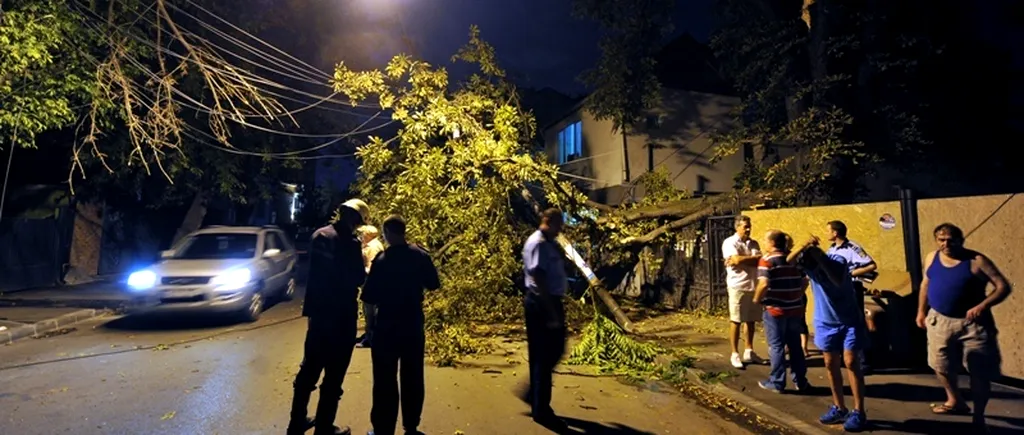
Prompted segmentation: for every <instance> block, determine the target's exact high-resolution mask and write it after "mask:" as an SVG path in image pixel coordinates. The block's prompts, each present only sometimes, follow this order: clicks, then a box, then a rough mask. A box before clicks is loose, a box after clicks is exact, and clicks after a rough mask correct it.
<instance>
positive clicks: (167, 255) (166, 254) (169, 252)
mask: <svg viewBox="0 0 1024 435" xmlns="http://www.w3.org/2000/svg"><path fill="white" fill-rule="evenodd" d="M171 257H174V250H173V249H168V250H166V251H160V258H171Z"/></svg>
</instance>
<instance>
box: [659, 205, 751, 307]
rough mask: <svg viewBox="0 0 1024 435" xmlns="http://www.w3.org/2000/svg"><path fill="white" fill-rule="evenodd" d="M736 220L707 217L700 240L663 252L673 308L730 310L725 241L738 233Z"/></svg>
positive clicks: (682, 243)
mask: <svg viewBox="0 0 1024 435" xmlns="http://www.w3.org/2000/svg"><path fill="white" fill-rule="evenodd" d="M733 219H734V216H715V217H711V218H708V219H706V220H705V221H704V222H702V223H701V231H700V237H699V238H698V239H696V240H686V241H681V242H680V243H678V244H676V246H675V247H674V249H671V250H667V251H666V252H664V253H663V254H664V257H663V264H662V276H663V277H664V278H665V280H666V281H668V282H671V283H672V290H671V292H670V293H671V294H672V297H673V300H672V301H671V303H670V305H675V306H679V307H681V308H686V309H691V310H709V311H718V310H724V309H726V308H728V305H727V304H728V301H729V295H728V289H727V288H726V283H725V261H724V259H723V258H722V242H723V241H725V239H726V238H728V237H729V236H731V235H732V234H733V233H735V229H734V228H733ZM663 302H664V301H663Z"/></svg>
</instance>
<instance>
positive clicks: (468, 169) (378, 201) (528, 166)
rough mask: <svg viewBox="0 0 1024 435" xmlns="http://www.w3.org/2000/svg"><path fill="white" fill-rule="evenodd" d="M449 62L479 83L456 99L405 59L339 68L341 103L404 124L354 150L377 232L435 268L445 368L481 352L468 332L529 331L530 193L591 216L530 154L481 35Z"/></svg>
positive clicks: (439, 358) (435, 352)
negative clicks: (385, 225)
mask: <svg viewBox="0 0 1024 435" xmlns="http://www.w3.org/2000/svg"><path fill="white" fill-rule="evenodd" d="M453 61H461V62H470V63H474V64H476V65H478V66H479V72H478V73H476V74H473V75H472V76H470V77H469V78H468V79H467V80H466V81H465V82H464V83H461V84H460V86H458V87H454V88H453V87H449V83H448V75H447V72H446V70H445V69H443V68H436V67H433V66H431V65H429V64H427V63H425V62H422V61H419V60H415V59H413V58H411V57H409V56H406V55H398V56H395V57H394V58H393V59H392V60H391V62H390V63H389V64H388V65H387V66H386V67H385V68H384V69H383V70H372V71H353V70H351V69H349V68H348V67H347V66H346V65H345V64H344V63H341V64H339V65H338V66H337V68H336V70H335V75H334V86H335V89H336V90H337V91H338V92H339V93H342V94H344V95H346V96H347V97H349V98H350V99H352V101H353V103H359V104H365V102H367V101H374V102H375V103H376V104H378V105H380V107H381V108H383V109H386V110H389V111H390V112H391V113H392V118H393V119H394V120H396V121H397V122H399V123H400V125H401V127H400V129H399V131H398V134H397V135H396V136H395V137H394V138H391V139H388V140H384V139H382V138H379V137H373V138H371V140H370V142H369V143H367V144H366V145H364V146H361V147H360V148H359V149H358V151H357V154H358V155H359V157H360V159H361V161H362V167H361V171H360V178H359V179H358V180H357V183H356V187H355V190H356V194H357V196H358V197H360V198H362V199H363V200H365V201H367V203H368V204H370V206H371V207H370V208H371V220H372V221H374V222H379V221H382V220H383V219H384V218H385V217H386V216H387V215H389V214H392V213H397V214H401V215H402V216H404V217H405V218H406V220H407V222H408V223H409V227H408V229H407V231H408V237H409V240H410V241H412V242H414V243H418V244H420V245H422V246H424V247H425V248H427V249H428V250H429V251H430V252H431V253H432V255H433V257H434V261H435V263H436V264H437V265H438V269H439V272H440V274H441V279H442V289H441V290H439V291H437V292H433V293H431V294H429V295H428V297H427V302H426V309H425V310H426V315H427V322H426V333H427V334H428V351H429V353H430V354H431V356H432V358H433V360H434V361H435V362H436V363H439V364H450V363H452V362H453V361H454V360H455V359H456V358H457V357H459V356H462V355H466V354H472V353H475V352H479V351H481V350H483V349H484V348H485V342H483V341H481V340H478V339H477V338H476V337H474V336H473V334H471V330H470V325H473V324H476V323H493V322H517V323H518V322H521V308H520V307H521V302H520V297H521V296H520V294H521V293H520V290H519V289H518V288H517V285H516V281H517V279H518V277H520V276H521V273H522V272H521V271H522V264H521V261H520V250H521V246H522V242H523V240H525V238H526V237H527V236H528V235H529V233H530V232H531V231H534V228H535V222H534V221H532V218H531V215H532V212H530V211H529V210H531V209H532V208H533V207H539V206H540V205H539V203H538V202H535V200H534V199H533V197H532V194H531V193H529V191H527V190H524V189H526V188H528V187H536V188H539V189H542V190H543V191H544V192H545V197H544V198H543V199H546V202H547V203H548V204H553V205H557V206H562V207H564V209H566V210H568V211H569V212H571V213H573V214H575V215H588V214H590V215H592V214H593V210H592V209H591V208H589V207H588V206H587V205H586V204H587V203H586V199H585V198H584V197H583V195H582V194H580V193H579V192H578V191H576V190H575V188H574V187H573V186H572V185H571V184H569V183H567V182H561V181H558V179H557V168H556V167H555V166H554V165H551V164H549V163H547V162H546V161H545V160H544V159H542V158H534V157H533V156H532V155H530V154H529V152H530V146H531V140H532V138H533V136H534V130H535V128H536V126H535V123H534V120H533V118H532V116H530V115H529V114H528V113H524V111H523V110H522V109H521V108H520V107H519V104H518V101H517V96H516V95H517V94H516V92H515V89H514V88H513V87H512V86H511V85H510V84H508V83H507V82H506V81H505V80H504V79H503V78H504V76H505V73H504V71H503V70H502V69H501V68H500V67H499V66H498V65H497V63H496V61H495V55H494V50H493V48H492V47H491V46H490V45H488V44H487V43H486V42H484V41H483V40H482V39H480V35H479V30H478V29H477V28H475V27H473V28H471V31H470V38H469V43H468V44H467V45H466V47H464V48H463V49H461V50H460V51H459V52H458V53H457V54H456V55H455V56H454V57H453ZM658 174H660V176H661V179H658V178H657V177H658V175H652V177H654V180H653V181H652V184H651V186H652V191H655V192H660V193H655V194H654V195H653V196H652V199H651V200H652V201H653V200H655V199H657V198H670V197H673V196H672V195H678V194H672V193H668V192H661V191H660V190H659V189H662V188H663V187H664V186H666V185H668V186H670V183H666V182H665V176H664V174H663V173H658ZM659 180H660V181H659ZM659 195H661V196H659ZM587 220H588V222H590V223H589V224H586V225H592V224H593V222H592V220H591V219H589V218H588V219H587ZM590 228H591V230H592V231H594V232H595V234H596V233H601V232H604V231H606V230H605V229H604V228H603V227H601V228H598V227H590ZM613 233H614V232H613ZM601 240H616V239H615V238H613V237H607V238H601ZM587 243H590V242H587V241H584V242H581V244H583V245H586V244H587ZM600 249H602V250H603V248H600ZM584 255H586V256H587V258H588V259H593V258H594V257H593V256H591V255H588V254H584ZM591 261H594V260H591ZM570 305H571V306H575V304H570ZM577 308H578V307H577ZM570 311H572V310H570ZM575 311H579V310H575ZM575 311H574V312H575ZM595 321H596V322H605V323H599V324H600V325H602V326H601V328H602V329H601V330H602V331H604V330H605V329H606V328H607V326H608V325H609V324H608V323H607V322H608V321H607V320H606V319H605V320H601V319H598V320H595ZM611 325H612V327H615V328H617V326H614V324H613V323H612V324H611ZM628 341H629V339H628V338H626V337H622V338H620V339H619V343H626V342H628ZM609 361H611V360H609Z"/></svg>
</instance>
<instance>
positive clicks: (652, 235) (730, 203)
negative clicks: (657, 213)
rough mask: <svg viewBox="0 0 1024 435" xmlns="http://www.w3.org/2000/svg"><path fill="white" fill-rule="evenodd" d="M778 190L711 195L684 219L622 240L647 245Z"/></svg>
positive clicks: (631, 243) (768, 196) (763, 198)
mask: <svg viewBox="0 0 1024 435" xmlns="http://www.w3.org/2000/svg"><path fill="white" fill-rule="evenodd" d="M776 193H777V192H774V191H766V192H743V193H738V194H726V195H717V196H714V197H710V199H709V200H708V201H707V202H706V203H705V205H704V207H702V208H700V209H698V210H695V211H693V212H691V213H690V214H687V215H686V216H684V217H683V218H682V219H677V220H674V221H672V222H669V223H667V224H665V225H662V226H660V227H658V228H656V229H654V230H653V231H651V232H649V233H647V234H644V235H642V236H640V237H630V238H627V239H625V240H623V241H622V244H623V245H625V246H629V247H633V246H638V245H646V244H650V243H651V242H653V241H654V240H655V239H657V238H658V237H661V236H662V235H664V234H665V233H668V232H669V231H673V230H677V229H680V228H683V227H686V226H689V225H692V224H694V223H696V222H699V221H701V220H702V219H704V218H707V217H709V216H713V215H715V214H717V213H723V212H733V213H737V212H739V211H740V210H738V208H739V207H737V205H738V203H739V204H749V203H750V202H754V201H760V200H765V199H768V198H771V197H772V196H774V195H775V194H776Z"/></svg>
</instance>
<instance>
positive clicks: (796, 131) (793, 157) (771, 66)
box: [712, 0, 939, 202]
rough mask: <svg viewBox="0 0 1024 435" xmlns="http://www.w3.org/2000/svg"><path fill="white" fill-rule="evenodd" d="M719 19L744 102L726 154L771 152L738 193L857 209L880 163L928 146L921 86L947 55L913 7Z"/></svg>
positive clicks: (721, 43) (722, 56)
mask: <svg viewBox="0 0 1024 435" xmlns="http://www.w3.org/2000/svg"><path fill="white" fill-rule="evenodd" d="M918 7H930V6H923V5H919V6H918ZM717 9H718V12H719V14H720V16H721V20H720V21H721V22H722V26H721V28H720V30H719V31H718V32H716V34H715V35H714V37H713V38H712V47H713V49H714V50H715V52H716V55H717V57H718V58H719V61H720V62H721V64H722V66H723V69H724V72H725V73H726V75H728V76H730V77H732V78H733V79H734V80H735V86H736V88H737V90H738V91H739V92H740V94H741V95H742V97H743V103H742V104H741V106H740V107H739V109H738V111H737V118H738V120H739V121H741V123H742V125H743V127H742V128H738V129H736V130H733V131H731V132H729V133H728V134H724V135H720V136H719V137H717V138H716V140H717V141H718V143H719V147H718V150H717V151H718V155H719V156H724V155H731V154H734V153H736V152H738V151H739V150H740V149H742V148H743V147H745V146H753V147H756V148H759V149H761V150H763V151H766V152H765V158H764V159H756V160H754V161H752V162H749V163H748V167H747V168H746V169H745V171H744V172H743V173H742V174H740V176H739V177H738V179H737V186H736V187H737V188H740V189H746V190H757V189H771V190H775V191H778V192H785V193H788V195H787V196H788V198H787V199H788V200H789V202H796V201H810V200H813V199H819V198H829V199H832V200H834V201H840V202H844V201H849V200H852V199H853V198H855V197H856V196H857V195H858V194H860V193H861V192H860V191H859V190H858V186H859V185H861V184H860V183H858V181H859V180H862V179H863V177H865V176H866V175H869V174H870V173H872V172H873V171H874V170H875V169H876V168H877V167H878V165H877V164H878V163H880V162H881V161H882V159H883V158H884V159H886V160H890V159H899V158H906V157H909V156H911V155H914V154H915V153H916V152H917V151H919V150H921V149H923V147H925V146H927V145H928V144H929V143H930V140H929V139H928V138H927V137H926V134H925V132H924V131H923V130H922V122H921V112H922V110H923V108H924V107H925V106H926V101H925V100H924V99H922V96H921V94H920V92H919V91H918V89H919V88H920V87H919V86H916V85H915V83H916V82H918V81H920V79H922V78H923V76H922V70H921V68H920V66H921V65H922V64H923V63H925V62H927V61H928V60H929V59H931V58H933V57H934V56H936V55H937V54H938V52H939V47H936V46H935V45H933V44H930V43H929V42H928V38H927V37H926V36H925V34H924V33H923V32H924V30H923V28H924V27H927V26H925V25H921V24H918V23H916V22H917V21H919V20H917V19H916V18H918V14H917V13H913V12H912V13H910V15H907V13H908V11H910V10H912V9H913V7H911V6H910V5H903V4H899V5H897V4H888V3H886V4H884V5H883V4H881V3H879V4H874V3H872V4H870V5H869V4H867V3H864V4H859V3H858V4H854V3H840V2H834V1H829V0H823V1H804V2H802V4H801V2H796V3H794V2H789V3H784V2H771V1H766V2H759V3H751V2H744V1H738V0H728V1H723V2H719V3H718V7H717ZM918 11H919V9H918Z"/></svg>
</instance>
